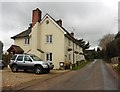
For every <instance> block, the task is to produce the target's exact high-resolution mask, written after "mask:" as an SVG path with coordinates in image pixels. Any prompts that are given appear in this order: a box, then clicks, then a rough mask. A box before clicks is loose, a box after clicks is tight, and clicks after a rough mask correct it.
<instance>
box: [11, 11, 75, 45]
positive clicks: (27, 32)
mask: <svg viewBox="0 0 120 92" xmlns="http://www.w3.org/2000/svg"><path fill="white" fill-rule="evenodd" d="M46 15H48V16H49V17H50V18H51V19H52V20H53V21H54V22H55V23H56V24H57V22H56V20H55V19H54V18H52V17H51V16H50V15H49V14H48V13H46ZM46 15H45V16H46ZM45 16H44V17H45ZM44 17H43V18H42V20H43V19H44ZM57 25H58V26H59V27H60V28H62V29H63V30H64V32H66V34H65V36H67V37H68V38H69V39H71V40H72V41H74V42H75V43H77V40H76V39H75V38H74V37H73V36H72V35H71V34H70V33H69V32H68V31H67V30H66V29H65V28H64V27H62V25H59V24H57ZM31 29H32V27H29V28H28V29H27V30H25V31H23V32H21V33H19V34H17V35H15V36H13V37H11V38H12V39H15V38H21V37H27V36H29V34H30V33H31Z"/></svg>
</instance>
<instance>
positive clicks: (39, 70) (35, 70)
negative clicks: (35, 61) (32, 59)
mask: <svg viewBox="0 0 120 92" xmlns="http://www.w3.org/2000/svg"><path fill="white" fill-rule="evenodd" d="M34 72H35V74H41V73H43V69H42V67H40V66H36V67H35V69H34Z"/></svg>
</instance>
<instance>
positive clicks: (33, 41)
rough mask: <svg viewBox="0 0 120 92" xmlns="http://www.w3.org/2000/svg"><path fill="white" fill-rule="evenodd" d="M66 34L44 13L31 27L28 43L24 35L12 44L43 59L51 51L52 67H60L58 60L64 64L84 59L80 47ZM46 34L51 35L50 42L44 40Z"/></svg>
mask: <svg viewBox="0 0 120 92" xmlns="http://www.w3.org/2000/svg"><path fill="white" fill-rule="evenodd" d="M48 22H49V23H48ZM66 34H67V32H66V31H64V30H63V29H62V28H61V27H60V26H59V25H58V24H57V23H56V22H55V21H54V20H53V19H52V18H51V16H49V15H47V14H46V15H45V16H44V18H43V19H42V20H41V22H36V24H35V25H34V26H33V27H32V31H31V33H30V34H29V41H30V42H29V44H25V38H24V37H22V38H16V39H14V44H15V45H18V46H20V47H21V48H22V49H23V50H24V52H25V53H30V54H35V55H36V56H38V57H40V58H41V59H42V60H45V61H46V59H47V57H48V56H47V53H52V62H53V64H54V69H60V62H63V63H64V65H65V66H66V65H72V64H76V61H81V60H85V58H84V55H82V54H81V53H83V51H82V48H81V47H80V46H79V45H78V44H77V43H76V42H75V41H73V40H71V39H70V38H69V37H67V36H66ZM47 35H52V42H51V43H48V42H46V40H47V38H46V36H47ZM68 49H69V50H70V51H68Z"/></svg>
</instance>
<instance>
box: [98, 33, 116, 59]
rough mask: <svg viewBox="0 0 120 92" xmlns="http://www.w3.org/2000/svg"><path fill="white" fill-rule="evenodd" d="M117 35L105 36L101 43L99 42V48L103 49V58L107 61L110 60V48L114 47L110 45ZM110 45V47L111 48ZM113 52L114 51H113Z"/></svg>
mask: <svg viewBox="0 0 120 92" xmlns="http://www.w3.org/2000/svg"><path fill="white" fill-rule="evenodd" d="M114 37H115V34H106V35H105V36H103V38H102V39H100V42H99V46H100V47H101V48H102V54H103V55H102V57H103V58H104V59H105V60H108V59H109V56H110V55H111V54H110V55H109V52H110V51H109V50H110V47H113V46H112V45H110V43H111V42H112V41H113V40H114V39H115V38H114ZM109 45H110V46H109ZM112 50H113V49H112Z"/></svg>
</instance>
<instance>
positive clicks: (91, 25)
mask: <svg viewBox="0 0 120 92" xmlns="http://www.w3.org/2000/svg"><path fill="white" fill-rule="evenodd" d="M118 1H119V0H79V1H78V0H71V1H69V2H68V0H61V1H58V2H55V0H51V2H50V0H49V2H48V0H41V2H40V1H38V0H36V2H34V1H32V0H31V1H30V0H29V2H28V1H27V0H21V1H20V0H16V1H14V0H6V1H1V2H0V20H2V21H0V40H1V41H2V42H3V44H4V49H3V50H4V51H6V50H7V49H8V48H9V47H10V46H11V45H12V44H14V40H12V39H11V38H10V37H12V36H14V35H16V34H18V33H20V32H22V31H24V30H26V29H27V28H28V27H29V24H30V23H31V21H32V10H34V9H36V8H39V9H40V10H41V11H42V17H44V15H45V14H46V13H48V14H50V15H51V16H52V17H53V18H54V19H55V20H58V19H62V22H63V27H64V28H65V29H66V30H67V31H68V32H74V33H75V38H77V39H84V40H85V41H89V42H90V45H91V48H94V47H97V46H98V44H99V40H100V39H101V38H102V37H103V36H104V35H106V34H109V33H110V34H116V33H117V32H118Z"/></svg>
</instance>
